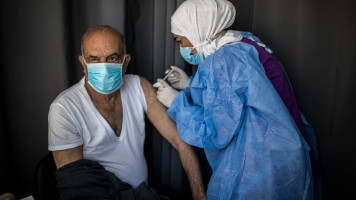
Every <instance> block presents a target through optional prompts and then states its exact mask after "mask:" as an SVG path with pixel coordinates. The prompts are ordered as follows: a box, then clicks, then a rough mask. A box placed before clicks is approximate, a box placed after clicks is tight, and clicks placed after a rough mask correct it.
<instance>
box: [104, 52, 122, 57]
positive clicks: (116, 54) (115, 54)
mask: <svg viewBox="0 0 356 200" xmlns="http://www.w3.org/2000/svg"><path fill="white" fill-rule="evenodd" d="M111 56H117V57H120V56H119V54H118V53H113V54H110V55H108V56H107V57H111Z"/></svg>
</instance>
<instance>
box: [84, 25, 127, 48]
mask: <svg viewBox="0 0 356 200" xmlns="http://www.w3.org/2000/svg"><path fill="white" fill-rule="evenodd" d="M83 50H84V52H83V53H85V54H86V53H87V51H111V52H112V51H117V52H118V53H119V54H122V53H123V52H122V51H123V42H122V35H121V34H120V33H119V32H117V31H115V30H112V29H107V28H106V29H104V28H103V29H95V30H92V31H90V32H88V33H87V34H86V35H85V37H84V38H83Z"/></svg>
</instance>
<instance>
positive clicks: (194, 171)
mask: <svg viewBox="0 0 356 200" xmlns="http://www.w3.org/2000/svg"><path fill="white" fill-rule="evenodd" d="M140 80H141V86H142V89H143V92H144V94H145V97H146V102H147V117H148V119H149V120H150V121H151V122H152V124H153V125H154V126H155V127H156V129H157V130H158V131H159V132H160V133H161V135H162V136H163V137H164V138H165V139H166V140H167V141H168V142H169V143H170V144H171V145H172V146H173V147H174V148H175V149H177V150H178V153H179V157H180V159H181V162H182V165H183V168H184V170H185V171H186V173H187V176H188V180H189V183H190V188H191V190H192V196H193V199H194V200H198V199H199V200H200V199H203V200H204V199H206V194H205V189H204V185H203V178H202V175H201V171H200V166H199V162H198V159H197V156H196V154H195V152H194V150H193V148H192V147H191V146H189V145H188V144H187V143H185V142H184V141H183V140H182V139H181V138H180V137H179V135H178V132H177V126H176V124H175V123H174V121H173V120H172V119H171V118H170V117H169V116H168V114H167V111H166V108H165V107H164V106H163V105H162V104H161V103H160V102H159V101H158V100H157V94H156V90H155V89H154V88H153V86H152V85H151V84H150V83H149V82H148V81H147V80H146V79H144V78H141V79H140ZM164 83H165V84H167V83H166V82H164ZM167 85H168V84H167ZM172 89H173V88H172Z"/></svg>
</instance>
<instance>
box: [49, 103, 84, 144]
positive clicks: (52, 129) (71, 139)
mask: <svg viewBox="0 0 356 200" xmlns="http://www.w3.org/2000/svg"><path fill="white" fill-rule="evenodd" d="M82 144H83V140H82V136H81V135H80V131H79V126H78V123H76V121H75V119H74V117H73V116H72V115H71V114H70V113H69V112H68V111H67V110H66V109H65V107H64V106H62V105H61V104H59V103H52V105H51V106H50V110H49V114H48V150H50V151H57V150H64V149H70V148H74V147H77V146H80V145H82Z"/></svg>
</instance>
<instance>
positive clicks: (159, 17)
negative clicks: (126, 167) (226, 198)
mask: <svg viewBox="0 0 356 200" xmlns="http://www.w3.org/2000/svg"><path fill="white" fill-rule="evenodd" d="M182 2H183V0H105V1H99V0H90V1H89V0H88V1H85V0H76V1H70V0H33V1H26V0H13V1H10V0H3V1H1V4H0V5H1V8H0V9H1V33H0V37H1V52H2V57H3V59H2V62H1V67H0V74H1V75H2V77H1V78H0V161H1V162H0V194H2V193H5V192H12V193H14V194H15V195H16V196H17V198H22V197H25V196H29V195H31V194H32V188H33V180H32V177H33V171H34V169H35V166H36V164H37V163H38V161H39V160H40V158H41V157H43V156H44V155H45V154H46V153H47V128H48V127H47V114H48V108H49V105H50V103H51V102H52V101H53V100H54V98H55V97H56V96H57V95H58V94H59V93H60V92H61V91H63V90H64V89H66V88H68V87H70V86H71V85H73V84H74V83H76V82H77V81H79V80H80V79H81V78H82V77H83V75H84V74H83V72H82V67H81V65H80V63H79V62H78V55H79V54H80V39H81V35H82V34H83V33H84V32H85V30H87V29H88V28H89V27H91V26H94V25H99V24H108V25H111V26H114V27H116V28H117V29H118V30H120V31H121V32H122V33H123V34H124V35H125V38H126V43H127V48H128V52H129V53H130V54H131V56H132V61H131V62H130V65H129V69H128V72H129V73H134V74H138V75H141V76H143V77H145V78H147V79H148V80H149V81H151V82H155V80H156V79H157V78H160V77H163V75H164V71H165V69H167V68H168V67H169V66H170V65H176V66H179V67H182V68H183V69H185V71H186V72H187V73H191V72H192V71H194V69H193V68H192V67H191V66H189V65H187V64H186V63H185V62H184V61H183V60H182V58H181V56H180V55H179V49H178V47H177V45H176V44H175V43H174V41H173V38H172V36H171V33H170V16H171V15H172V14H173V12H174V10H175V9H176V8H177V7H178V6H179V5H180V4H181V3H182ZM231 2H232V3H233V4H234V5H235V6H236V8H237V17H236V21H235V23H234V25H233V26H232V29H235V30H243V31H250V32H253V33H254V34H255V35H257V36H258V37H260V39H261V40H262V41H264V42H265V43H266V44H267V45H268V46H270V47H271V48H272V50H274V53H275V54H276V56H277V57H278V58H279V59H280V61H281V63H282V64H283V66H284V67H285V69H286V71H287V73H288V75H289V78H290V80H291V83H292V85H293V88H294V91H295V94H296V97H297V100H298V102H299V106H300V108H301V110H302V112H303V113H304V114H305V116H306V118H307V119H308V120H309V122H310V123H311V124H312V126H313V127H314V129H315V132H316V135H317V137H318V151H319V158H320V164H321V171H322V178H323V197H324V199H352V198H353V191H354V190H355V189H356V184H355V181H354V179H355V178H356V172H355V171H354V169H355V168H356V166H355V165H356V164H355V163H356V156H355V155H354V152H356V147H355V145H354V143H355V142H356V140H355V139H356V138H355V137H356V136H355V134H356V131H354V126H353V122H354V121H355V114H356V109H355V103H354V102H356V95H355V91H356V83H355V82H354V81H353V78H354V76H355V75H356V71H355V70H356V69H355V67H356V59H355V55H356V52H355V50H356V49H355V44H356V42H355V36H356V27H355V26H356V13H355V10H356V3H355V1H353V0H342V1H331V0H324V1H320V0H294V1H292V0H231ZM146 133H147V139H146V144H145V154H146V157H147V162H148V166H149V183H150V184H151V185H152V186H154V187H163V186H167V187H168V188H170V189H172V190H173V191H175V192H177V193H178V194H180V195H182V196H183V197H186V196H189V185H188V182H187V180H186V176H185V173H184V170H182V167H181V164H180V161H179V156H178V154H177V152H176V151H175V150H174V149H173V148H172V147H171V146H170V145H169V144H168V143H167V141H165V140H164V139H162V137H161V136H160V134H159V133H158V132H157V131H156V130H155V129H154V127H152V125H150V124H149V123H147V132H146ZM196 150H197V153H198V155H199V158H200V161H201V165H202V171H203V174H204V181H205V183H207V182H208V181H209V178H210V175H211V170H210V167H209V165H208V163H207V162H206V159H205V157H204V153H203V151H202V150H199V149H196Z"/></svg>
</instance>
